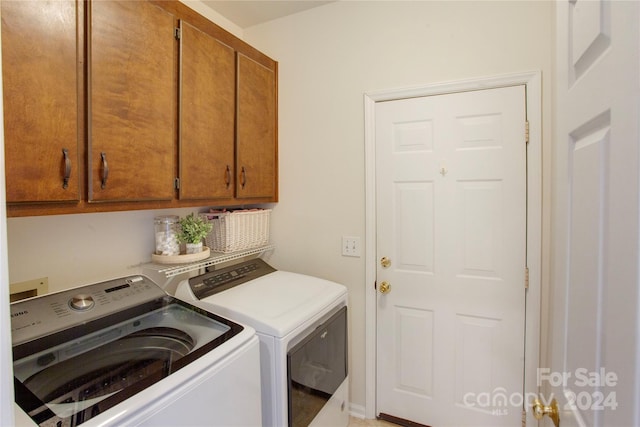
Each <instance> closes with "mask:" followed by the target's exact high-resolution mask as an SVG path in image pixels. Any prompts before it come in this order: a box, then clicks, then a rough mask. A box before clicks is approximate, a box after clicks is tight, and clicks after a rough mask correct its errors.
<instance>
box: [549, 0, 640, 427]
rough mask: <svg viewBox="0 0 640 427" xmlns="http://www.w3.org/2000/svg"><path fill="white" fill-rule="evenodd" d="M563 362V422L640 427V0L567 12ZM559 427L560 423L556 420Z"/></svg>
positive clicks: (559, 180)
mask: <svg viewBox="0 0 640 427" xmlns="http://www.w3.org/2000/svg"><path fill="white" fill-rule="evenodd" d="M556 11H557V15H556V16H557V23H556V25H557V31H556V34H557V49H556V50H557V67H558V69H557V71H558V72H557V81H556V96H557V98H556V99H557V105H556V138H555V141H554V153H553V155H554V170H553V187H554V190H555V191H554V197H553V205H552V206H553V217H552V220H553V222H552V230H553V246H552V250H553V253H552V256H551V259H552V260H553V264H552V287H553V288H552V289H553V300H552V305H551V307H552V308H553V317H552V323H551V328H550V331H551V337H552V343H551V349H552V364H551V366H550V367H545V368H543V370H541V371H540V373H539V384H540V385H541V386H542V390H541V391H542V395H543V396H542V397H543V398H542V400H543V401H544V403H547V404H548V403H549V402H550V400H551V398H552V397H555V398H557V400H558V403H559V408H560V420H561V425H562V426H563V427H564V426H566V427H569V426H594V427H605V426H606V427H613V426H638V425H640V419H639V405H640V403H639V402H640V400H639V397H640V396H638V390H639V389H638V384H639V374H640V373H639V372H638V368H639V367H640V366H639V361H638V356H639V354H638V351H639V350H638V345H639V342H638V339H639V338H638V337H639V333H640V326H639V322H638V296H639V295H638V256H639V251H638V232H639V227H638V215H639V211H638V203H639V197H638V194H639V179H640V176H639V173H638V169H639V161H638V156H639V154H640V151H639V150H638V143H639V133H638V125H639V110H638V102H639V101H640V96H639V90H638V84H639V80H640V75H639V60H640V58H639V55H638V52H639V48H640V43H639V36H640V34H639V32H638V28H639V25H638V22H639V19H640V7H639V3H638V2H637V1H629V2H626V1H595V0H590V1H582V0H580V1H559V2H558V3H557V9H556ZM547 425H550V423H547Z"/></svg>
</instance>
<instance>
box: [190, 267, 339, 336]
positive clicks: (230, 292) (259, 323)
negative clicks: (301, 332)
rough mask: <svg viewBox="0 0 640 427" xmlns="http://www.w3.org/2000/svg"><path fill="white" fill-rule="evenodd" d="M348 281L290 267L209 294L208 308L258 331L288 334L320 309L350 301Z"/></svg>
mask: <svg viewBox="0 0 640 427" xmlns="http://www.w3.org/2000/svg"><path fill="white" fill-rule="evenodd" d="M346 298H347V288H346V287H345V286H344V285H341V284H338V283H335V282H331V281H329V280H324V279H320V278H318V277H313V276H307V275H303V274H297V273H292V272H287V271H274V272H272V273H269V274H266V275H264V276H262V277H259V278H257V279H254V280H251V281H248V282H245V283H243V284H241V285H238V286H235V287H233V288H231V289H227V290H225V291H223V292H220V293H217V294H214V295H211V296H208V297H205V298H203V299H202V300H201V303H202V304H201V306H202V307H204V308H206V309H207V310H211V311H213V312H215V313H219V314H220V315H222V316H225V317H229V318H231V319H234V320H236V321H237V322H240V323H244V324H247V325H249V326H251V327H253V328H254V329H255V330H256V331H258V332H261V333H264V334H268V335H272V336H275V337H285V336H286V335H287V334H289V333H290V332H291V331H293V330H294V329H295V328H297V327H299V326H300V325H302V324H303V323H305V322H306V321H308V320H309V319H311V318H312V317H314V316H316V315H317V314H318V313H320V312H323V311H325V310H326V309H327V308H330V307H333V306H335V305H336V304H337V303H338V302H340V301H344V302H345V303H346Z"/></svg>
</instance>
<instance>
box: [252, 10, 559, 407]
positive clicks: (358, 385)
mask: <svg viewBox="0 0 640 427" xmlns="http://www.w3.org/2000/svg"><path fill="white" fill-rule="evenodd" d="M552 5H553V4H552V2H544V1H542V2H541V1H536V2H522V1H512V2H481V1H476V2H458V1H446V2H437V1H425V2H422V1H411V2H399V1H389V2H385V1H340V2H336V3H331V4H328V5H325V6H322V7H320V8H316V9H312V10H310V11H307V12H303V13H299V14H296V15H292V16H289V17H285V18H282V19H279V20H276V21H272V22H269V23H266V24H262V25H259V26H255V27H251V28H248V29H245V31H244V38H245V40H246V41H247V42H249V43H250V44H252V45H254V46H256V47H257V48H258V49H260V50H262V51H264V52H265V53H267V54H268V55H270V56H272V57H273V58H274V59H276V60H277V61H279V76H280V78H279V156H280V203H279V204H278V205H277V206H276V208H275V210H274V215H273V240H274V242H275V244H276V246H277V248H276V251H275V252H274V254H273V256H272V258H271V261H272V263H273V264H275V265H276V266H278V267H279V268H282V269H290V270H295V271H299V272H303V273H308V274H312V275H317V276H321V277H324V278H328V279H331V280H335V281H338V282H341V283H344V284H345V285H347V286H348V288H349V295H350V304H351V312H350V321H351V330H350V333H351V348H350V355H351V367H350V373H351V378H352V382H351V385H352V388H351V399H352V404H353V406H352V409H353V410H355V411H356V412H359V411H362V410H363V407H364V404H365V287H366V286H372V285H371V284H365V267H364V257H362V258H346V257H342V256H341V253H340V252H341V248H340V240H341V236H343V235H349V236H361V237H362V239H363V247H364V232H365V231H364V230H365V228H364V221H365V193H364V188H365V173H364V172H365V171H364V108H363V94H364V93H366V92H371V91H376V90H383V89H396V88H402V87H408V86H416V85H425V84H429V83H436V82H444V81H454V80H461V79H469V78H474V77H485V76H492V75H499V74H508V73H518V72H524V71H534V70H540V71H542V76H543V99H544V104H543V108H544V113H543V116H544V121H545V123H549V122H550V120H549V118H550V101H549V99H550V96H549V94H550V79H549V76H550V71H551V52H552V51H551V47H552V44H551V43H552V39H551V37H552V34H551V31H552V28H553V25H552V24H553V20H552V18H553V17H552ZM549 135H550V129H549V128H548V127H547V126H545V127H544V131H543V137H544V139H545V144H548V141H549ZM545 155H546V154H545ZM545 159H546V157H545ZM545 163H547V164H548V160H545Z"/></svg>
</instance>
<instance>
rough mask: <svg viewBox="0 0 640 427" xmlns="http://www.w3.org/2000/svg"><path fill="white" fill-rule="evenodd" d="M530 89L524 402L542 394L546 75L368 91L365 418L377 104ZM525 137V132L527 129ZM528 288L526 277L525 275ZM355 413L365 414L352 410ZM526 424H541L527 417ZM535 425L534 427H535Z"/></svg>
mask: <svg viewBox="0 0 640 427" xmlns="http://www.w3.org/2000/svg"><path fill="white" fill-rule="evenodd" d="M522 84H523V85H525V87H526V111H527V112H526V114H527V121H528V122H529V143H528V146H527V248H526V251H527V266H528V267H529V290H528V292H527V300H526V306H525V310H526V325H525V328H526V331H525V333H526V336H525V346H526V350H525V398H526V396H531V395H532V394H530V393H537V391H538V386H537V369H538V367H539V366H540V342H541V341H540V338H541V335H540V332H541V330H543V328H544V326H545V325H541V322H540V320H541V319H540V307H541V297H542V292H541V283H542V280H541V275H542V216H543V209H542V74H541V72H540V71H532V72H525V73H519V74H507V75H500V76H493V77H484V78H477V79H470V80H461V81H456V82H446V83H436V84H429V85H424V86H416V87H410V88H400V89H391V90H383V91H376V92H367V93H365V94H364V113H365V242H366V243H365V286H366V292H365V309H366V312H365V336H366V338H365V354H366V360H365V390H366V392H365V393H366V394H365V407H364V408H363V410H364V414H359V415H363V416H364V417H365V418H375V417H376V415H377V409H376V393H377V388H376V387H377V385H376V360H375V357H376V333H377V331H376V324H377V304H376V290H375V287H374V284H375V281H376V270H377V269H376V265H377V264H376V263H377V260H376V192H375V191H376V186H375V181H376V168H375V164H376V152H375V120H376V117H375V103H376V102H382V101H389V100H394V99H403V98H413V97H419V96H430V95H443V94H448V93H455V92H462V91H468V90H479V89H492V88H498V87H504V86H513V85H522ZM523 132H524V129H523ZM523 286H524V273H523ZM351 410H352V412H353V413H356V414H357V413H358V412H361V411H362V409H360V410H358V408H353V407H352V408H351ZM527 422H528V423H534V422H536V421H535V420H534V418H533V416H532V414H531V411H528V412H527ZM531 425H533V424H531Z"/></svg>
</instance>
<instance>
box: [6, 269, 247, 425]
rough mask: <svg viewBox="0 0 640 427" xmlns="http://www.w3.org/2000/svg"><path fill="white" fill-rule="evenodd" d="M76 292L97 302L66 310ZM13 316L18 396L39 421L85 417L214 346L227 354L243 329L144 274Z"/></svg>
mask: <svg viewBox="0 0 640 427" xmlns="http://www.w3.org/2000/svg"><path fill="white" fill-rule="evenodd" d="M132 283H133V285H132ZM78 295H83V296H85V297H86V296H92V300H93V301H94V305H93V306H91V307H89V308H86V307H88V306H85V308H84V309H83V310H78V309H73V308H71V307H72V301H74V299H73V298H74V297H76V296H78ZM127 296H128V297H129V298H125V297H127ZM123 298H124V299H125V301H122V299H123ZM150 298H151V299H150ZM131 299H135V300H136V301H137V302H136V303H135V304H131V303H130V301H129V300H131ZM118 302H121V304H117V303H118ZM11 313H12V330H13V331H14V342H13V344H14V345H13V361H14V363H13V370H14V386H15V400H16V403H17V404H18V405H19V406H20V407H21V408H22V409H23V410H24V412H25V413H27V414H28V415H29V416H30V417H31V418H32V420H33V421H34V422H36V423H37V424H39V425H61V426H66V425H77V424H81V423H83V422H86V421H87V420H89V419H91V418H93V417H95V416H97V415H99V414H100V413H102V412H104V411H106V410H108V409H110V408H111V407H113V406H115V405H117V404H119V403H121V402H124V401H125V400H126V399H128V398H129V397H130V396H132V395H134V394H137V393H139V392H141V391H143V390H144V389H146V388H147V387H150V386H152V385H154V384H155V383H157V382H158V381H161V380H162V379H163V378H165V377H167V376H169V375H172V374H173V373H175V372H176V371H178V370H179V369H181V368H183V367H184V366H186V365H188V364H190V363H191V362H193V361H195V360H197V359H199V358H200V357H203V356H205V355H206V354H207V353H209V352H210V351H212V350H213V349H214V348H218V347H220V346H222V345H226V346H227V347H228V349H229V351H232V350H233V349H235V345H236V344H235V343H233V342H230V341H232V339H233V337H235V336H236V335H238V334H240V333H241V332H242V331H243V329H244V328H243V327H242V326H241V325H239V324H237V323H235V322H232V321H230V320H228V319H224V318H222V317H220V316H218V315H215V314H212V313H208V312H207V311H205V310H202V309H201V308H198V307H195V306H193V305H191V304H189V303H186V302H184V301H180V300H177V299H175V298H173V297H171V296H169V295H167V294H166V293H164V291H161V290H160V289H159V288H158V287H157V285H155V284H153V282H151V281H149V280H148V279H147V278H142V279H141V280H137V278H135V280H134V281H133V282H132V281H131V280H129V279H127V280H122V281H116V282H115V283H114V282H112V281H110V282H108V283H102V284H95V285H90V286H87V287H83V288H81V289H80V288H77V289H74V290H71V291H67V292H61V293H56V294H50V295H45V296H42V297H39V298H36V299H31V300H27V301H23V302H18V303H14V304H12V306H11ZM54 319H55V320H54ZM63 324H65V325H68V327H62V325H63ZM52 325H53V326H52ZM18 331H20V332H21V333H17V332H18ZM43 331H48V332H47V333H44V334H43ZM28 336H30V337H33V339H28V338H26V337H28Z"/></svg>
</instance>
